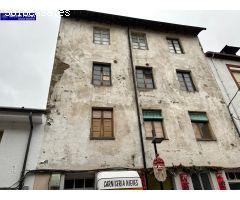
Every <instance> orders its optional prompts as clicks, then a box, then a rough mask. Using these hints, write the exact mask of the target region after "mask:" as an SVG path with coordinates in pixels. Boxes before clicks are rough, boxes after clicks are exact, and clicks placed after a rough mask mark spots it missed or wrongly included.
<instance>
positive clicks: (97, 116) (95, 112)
mask: <svg viewBox="0 0 240 200" xmlns="http://www.w3.org/2000/svg"><path fill="white" fill-rule="evenodd" d="M101 113H102V112H101V111H100V110H93V118H101Z"/></svg>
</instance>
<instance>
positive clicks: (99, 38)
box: [93, 28, 110, 44]
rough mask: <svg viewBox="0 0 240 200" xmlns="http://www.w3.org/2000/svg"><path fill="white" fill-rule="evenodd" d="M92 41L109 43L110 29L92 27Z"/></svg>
mask: <svg viewBox="0 0 240 200" xmlns="http://www.w3.org/2000/svg"><path fill="white" fill-rule="evenodd" d="M93 42H94V43H95V44H109V43H110V31H109V29H104V28H94V30H93Z"/></svg>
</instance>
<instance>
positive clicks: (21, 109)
mask: <svg viewBox="0 0 240 200" xmlns="http://www.w3.org/2000/svg"><path fill="white" fill-rule="evenodd" d="M2 111H4V112H21V113H30V112H32V113H39V114H44V113H46V109H33V108H24V107H19V108H18V107H0V112H2Z"/></svg>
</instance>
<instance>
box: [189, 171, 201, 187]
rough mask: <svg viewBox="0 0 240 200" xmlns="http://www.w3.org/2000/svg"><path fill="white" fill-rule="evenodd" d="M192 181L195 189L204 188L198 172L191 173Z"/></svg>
mask: <svg viewBox="0 0 240 200" xmlns="http://www.w3.org/2000/svg"><path fill="white" fill-rule="evenodd" d="M191 179H192V183H193V188H194V190H202V186H201V182H200V180H199V178H198V175H197V174H195V173H194V174H192V175H191Z"/></svg>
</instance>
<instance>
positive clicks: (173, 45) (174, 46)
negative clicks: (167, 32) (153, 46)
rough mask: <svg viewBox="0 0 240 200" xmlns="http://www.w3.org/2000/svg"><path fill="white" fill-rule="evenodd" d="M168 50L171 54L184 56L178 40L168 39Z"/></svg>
mask: <svg viewBox="0 0 240 200" xmlns="http://www.w3.org/2000/svg"><path fill="white" fill-rule="evenodd" d="M167 42H168V48H169V51H170V52H171V53H176V54H183V50H182V47H181V45H180V42H179V40H178V39H169V38H168V39H167Z"/></svg>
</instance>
